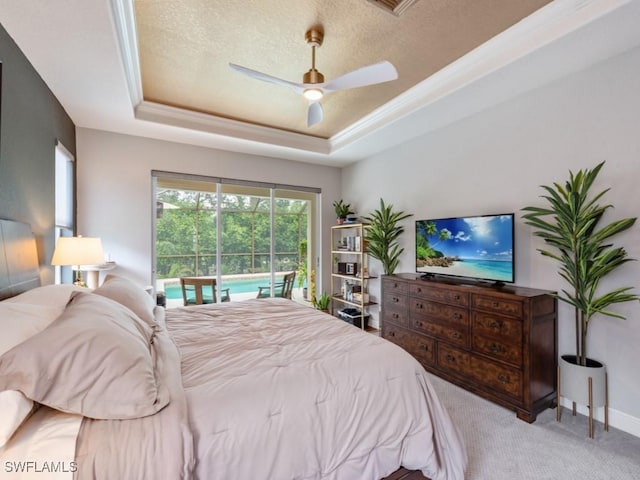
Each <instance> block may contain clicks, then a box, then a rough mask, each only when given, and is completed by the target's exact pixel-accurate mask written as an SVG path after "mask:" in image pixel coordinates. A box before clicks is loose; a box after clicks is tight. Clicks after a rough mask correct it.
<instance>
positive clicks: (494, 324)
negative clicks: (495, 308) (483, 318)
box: [489, 320, 502, 330]
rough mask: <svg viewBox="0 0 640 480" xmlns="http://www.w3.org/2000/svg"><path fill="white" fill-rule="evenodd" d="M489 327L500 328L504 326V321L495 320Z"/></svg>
mask: <svg viewBox="0 0 640 480" xmlns="http://www.w3.org/2000/svg"><path fill="white" fill-rule="evenodd" d="M489 328H493V329H494V330H500V329H501V328H502V321H501V320H494V321H493V322H491V323H490V324H489Z"/></svg>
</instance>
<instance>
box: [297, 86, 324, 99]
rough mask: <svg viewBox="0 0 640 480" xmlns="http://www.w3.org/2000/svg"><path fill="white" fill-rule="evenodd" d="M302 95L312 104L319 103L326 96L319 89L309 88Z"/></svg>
mask: <svg viewBox="0 0 640 480" xmlns="http://www.w3.org/2000/svg"><path fill="white" fill-rule="evenodd" d="M302 94H303V95H304V98H306V99H307V100H309V101H311V102H317V101H318V100H320V99H321V98H322V96H323V95H324V94H323V93H322V90H321V89H319V88H307V89H305V91H304V92H303V93H302Z"/></svg>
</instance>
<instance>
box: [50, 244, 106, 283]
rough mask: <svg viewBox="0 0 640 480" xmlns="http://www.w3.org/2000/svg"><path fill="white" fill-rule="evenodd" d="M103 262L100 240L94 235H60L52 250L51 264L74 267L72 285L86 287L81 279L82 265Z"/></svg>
mask: <svg viewBox="0 0 640 480" xmlns="http://www.w3.org/2000/svg"><path fill="white" fill-rule="evenodd" d="M103 262H104V253H103V251H102V241H101V240H100V239H99V238H95V237H82V236H77V237H60V238H59V239H58V243H57V244H56V248H55V250H54V251H53V258H52V259H51V265H67V266H68V265H71V266H75V267H76V278H75V281H74V282H73V284H74V285H77V286H79V287H86V286H87V284H86V283H85V282H84V280H83V279H82V270H80V267H81V266H83V265H100V264H101V263H103Z"/></svg>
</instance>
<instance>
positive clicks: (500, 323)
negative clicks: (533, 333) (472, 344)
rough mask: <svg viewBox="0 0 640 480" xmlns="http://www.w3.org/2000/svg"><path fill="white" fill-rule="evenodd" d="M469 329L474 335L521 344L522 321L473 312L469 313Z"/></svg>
mask: <svg viewBox="0 0 640 480" xmlns="http://www.w3.org/2000/svg"><path fill="white" fill-rule="evenodd" d="M471 327H472V329H473V334H474V335H486V336H490V337H495V338H498V339H500V340H501V341H503V342H510V343H513V344H516V345H519V344H520V343H521V342H522V320H516V319H513V318H509V317H502V316H499V315H494V314H492V313H485V312H477V311H475V312H472V313H471Z"/></svg>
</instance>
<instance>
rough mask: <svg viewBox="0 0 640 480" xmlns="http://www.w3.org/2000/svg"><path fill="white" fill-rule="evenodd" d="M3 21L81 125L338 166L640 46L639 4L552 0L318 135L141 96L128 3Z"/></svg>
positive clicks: (41, 7) (11, 1)
mask: <svg viewBox="0 0 640 480" xmlns="http://www.w3.org/2000/svg"><path fill="white" fill-rule="evenodd" d="M363 1H364V0H363ZM426 1H431V0H420V2H426ZM418 5H419V3H418ZM412 8H414V7H412ZM410 10H411V9H409V13H410ZM385 15H386V13H385ZM0 23H2V25H3V26H4V28H5V29H6V30H7V31H8V33H9V34H10V35H11V37H12V38H13V39H14V40H15V42H16V43H17V44H18V46H19V47H20V48H21V49H22V51H23V52H24V53H25V55H26V56H27V58H28V59H29V60H30V61H31V63H32V64H33V66H34V67H35V68H36V70H37V71H38V72H39V73H40V75H41V76H42V78H43V79H44V81H45V82H46V83H47V85H48V86H49V88H50V89H51V90H52V91H53V93H54V94H55V95H56V97H57V98H58V99H59V101H60V102H61V103H62V105H63V106H64V108H65V109H66V111H67V112H68V113H69V115H70V116H71V118H72V119H73V121H74V122H75V124H76V125H77V126H78V127H86V128H95V129H101V130H107V131H114V132H120V133H126V134H130V135H139V136H145V137H151V138H159V139H165V140H169V141H175V142H182V143H188V144H193V145H200V146H206V147H212V148H219V149H224V150H232V151H238V152H244V153H250V154H256V155H265V156H273V157H279V158H288V159H292V160H298V161H304V162H312V163H320V164H326V165H335V166H342V165H347V164H349V163H351V162H353V161H357V160H359V159H361V158H365V157H367V156H371V155H374V154H375V153H377V152H380V151H382V150H385V149H387V148H390V147H392V146H394V145H397V144H399V143H402V142H405V141H407V140H409V139H411V138H414V137H416V136H418V135H420V134H423V133H425V132H428V131H432V130H435V129H437V128H440V127H442V126H444V125H447V124H448V123H451V122H453V121H455V120H458V119H460V118H464V117H465V116H468V115H472V114H474V113H476V112H478V111H480V110H482V109H484V108H487V107H489V106H491V105H495V104H497V103H499V102H502V101H505V100H508V99H509V98H513V97H514V96H516V95H519V94H521V93H523V92H525V91H528V90H530V89H533V88H537V87H539V86H541V85H544V84H545V83H548V82H550V81H553V80H554V79H556V78H559V77H561V76H564V75H566V74H569V73H572V72H575V71H579V70H580V69H583V68H586V67H588V66H589V65H591V64H594V63H596V62H598V61H601V60H603V59H606V58H609V57H611V56H614V55H616V54H619V53H622V52H624V51H626V50H629V49H631V48H634V47H636V46H638V45H640V28H639V27H638V25H640V0H554V1H553V2H551V3H550V4H548V5H546V6H544V7H542V8H541V9H540V10H538V11H537V12H535V13H534V14H532V15H530V16H528V17H526V18H524V19H523V20H521V21H520V22H518V23H516V24H515V25H514V26H512V27H511V28H509V29H508V30H506V31H505V32H503V33H501V34H499V35H497V36H495V37H494V38H492V39H490V40H489V41H487V42H486V43H484V44H482V45H480V46H478V47H477V48H475V49H474V50H472V51H471V52H469V53H467V54H466V55H464V56H463V57H461V58H459V59H458V60H456V61H454V62H453V63H450V64H449V65H447V66H446V67H444V68H442V69H441V70H439V71H437V72H436V73H434V74H432V75H430V76H428V77H427V78H426V79H425V80H423V81H422V82H420V83H418V84H417V85H415V86H413V87H410V88H409V89H408V90H406V91H404V92H401V93H399V94H397V95H396V96H394V97H393V98H391V100H389V101H387V102H386V103H385V104H383V105H382V106H380V107H379V108H377V109H376V110H374V111H373V112H372V113H370V114H367V115H365V116H364V117H362V118H360V119H356V120H355V121H353V123H350V124H349V125H347V126H346V127H343V128H342V130H340V131H337V133H331V134H330V136H327V138H322V137H318V136H314V135H308V134H305V132H299V131H298V132H292V131H289V130H283V129H280V128H272V127H267V126H263V125H256V124H254V123H247V122H243V121H240V120H229V119H228V118H226V117H222V116H214V115H210V114H208V113H197V112H193V111H190V110H186V109H184V108H177V107H169V106H166V105H163V104H161V103H155V102H151V101H149V100H145V96H144V95H143V89H142V85H143V83H142V78H141V73H140V67H139V56H138V49H137V41H138V39H137V33H136V30H135V16H134V10H133V5H132V2H131V0H65V1H47V2H43V1H42V0H21V1H16V0H0ZM306 27H307V26H306V25H305V26H304V28H305V29H306ZM325 28H326V26H325ZM301 42H304V39H302V40H301ZM303 46H304V43H303ZM247 48H248V47H247ZM321 54H322V48H320V49H319V50H318V57H319V58H321ZM0 60H1V59H0ZM229 61H233V60H232V59H229ZM236 63H242V62H241V60H237V62H236ZM367 63H370V62H367ZM246 66H248V67H251V65H246ZM357 66H361V65H355V66H354V67H357ZM323 68H324V67H322V68H320V66H319V69H321V70H322V69H323ZM268 73H272V74H274V75H276V76H280V75H279V74H278V72H277V71H276V70H275V67H274V71H273V72H268ZM341 73H342V72H341ZM341 73H340V74H341ZM288 79H289V78H288ZM290 80H292V81H299V80H298V79H295V78H293V79H290ZM365 88H370V87H365ZM325 114H326V112H325Z"/></svg>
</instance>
